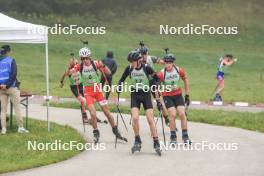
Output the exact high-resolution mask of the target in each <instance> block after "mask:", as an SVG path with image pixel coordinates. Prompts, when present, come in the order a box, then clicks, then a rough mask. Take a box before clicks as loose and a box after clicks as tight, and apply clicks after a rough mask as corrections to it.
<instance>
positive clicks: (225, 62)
mask: <svg viewBox="0 0 264 176" xmlns="http://www.w3.org/2000/svg"><path fill="white" fill-rule="evenodd" d="M236 61H237V58H235V59H233V55H231V54H226V55H224V56H223V57H221V58H220V59H219V63H218V66H217V73H216V79H217V85H216V88H215V91H214V99H213V100H214V101H222V96H223V91H224V87H225V81H224V75H225V71H226V69H227V67H228V66H231V65H233V64H234V63H235V62H236Z"/></svg>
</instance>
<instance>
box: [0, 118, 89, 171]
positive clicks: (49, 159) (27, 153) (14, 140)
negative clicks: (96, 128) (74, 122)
mask: <svg viewBox="0 0 264 176" xmlns="http://www.w3.org/2000/svg"><path fill="white" fill-rule="evenodd" d="M51 125H52V130H51V132H47V123H46V122H44V121H39V120H33V119H29V130H30V133H28V134H18V133H17V128H15V127H13V129H12V130H8V131H7V132H8V133H7V134H6V135H0V141H1V142H0V151H1V152H0V166H1V167H0V173H5V172H11V171H16V170H22V169H28V168H33V167H39V166H44V165H47V164H51V163H56V162H59V161H62V160H66V159H68V158H71V157H73V156H74V155H76V154H78V153H79V152H81V151H78V150H76V149H73V150H70V151H51V150H48V151H45V150H42V151H33V150H28V141H37V142H38V143H42V142H43V143H48V142H54V141H55V140H61V142H62V143H65V142H68V143H69V142H70V141H77V142H80V143H84V140H83V138H82V137H81V136H80V134H79V133H78V132H77V131H76V130H74V129H73V128H71V127H69V126H62V125H58V124H55V123H51Z"/></svg>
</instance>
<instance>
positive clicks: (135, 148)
mask: <svg viewBox="0 0 264 176" xmlns="http://www.w3.org/2000/svg"><path fill="white" fill-rule="evenodd" d="M141 144H142V142H141V139H140V137H139V136H136V137H135V142H134V145H133V147H132V148H131V152H132V154H134V153H135V152H136V151H138V152H140V150H141Z"/></svg>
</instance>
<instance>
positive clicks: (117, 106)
mask: <svg viewBox="0 0 264 176" xmlns="http://www.w3.org/2000/svg"><path fill="white" fill-rule="evenodd" d="M119 97H120V93H118V94H117V105H116V109H117V112H118V113H119V115H120V117H121V120H122V122H123V124H124V126H125V128H126V131H128V128H127V125H126V122H125V120H124V117H123V115H122V113H121V111H120V109H119Z"/></svg>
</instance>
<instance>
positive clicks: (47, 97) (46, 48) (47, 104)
mask: <svg viewBox="0 0 264 176" xmlns="http://www.w3.org/2000/svg"><path fill="white" fill-rule="evenodd" d="M45 53H46V106H47V123H48V132H50V119H49V101H50V97H49V55H48V40H47V42H46V43H45Z"/></svg>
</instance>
